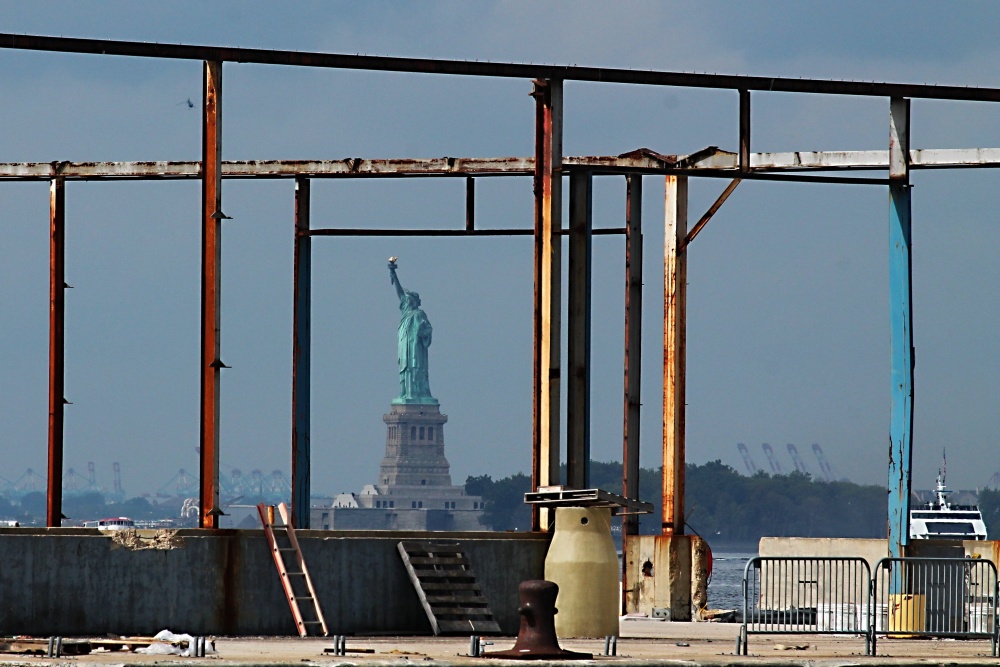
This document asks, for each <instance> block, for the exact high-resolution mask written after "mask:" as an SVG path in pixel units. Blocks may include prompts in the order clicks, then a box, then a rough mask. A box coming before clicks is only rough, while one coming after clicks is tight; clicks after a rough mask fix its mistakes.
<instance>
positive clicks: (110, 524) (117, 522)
mask: <svg viewBox="0 0 1000 667" xmlns="http://www.w3.org/2000/svg"><path fill="white" fill-rule="evenodd" d="M83 527H84V528H97V529H98V530H135V521H133V520H132V519H130V518H128V517H127V516H116V517H112V518H110V519H95V520H94V521H84V522H83Z"/></svg>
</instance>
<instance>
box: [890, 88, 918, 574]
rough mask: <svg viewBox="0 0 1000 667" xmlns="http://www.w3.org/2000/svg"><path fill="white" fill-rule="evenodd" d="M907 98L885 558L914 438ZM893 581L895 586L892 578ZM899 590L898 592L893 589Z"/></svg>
mask: <svg viewBox="0 0 1000 667" xmlns="http://www.w3.org/2000/svg"><path fill="white" fill-rule="evenodd" d="M909 121H910V101H909V100H908V99H904V98H893V99H892V100H891V101H890V104H889V181H890V183H889V322H890V325H889V326H890V331H889V340H890V350H889V357H890V368H891V376H892V391H891V403H890V413H889V414H890V417H889V438H890V449H889V556H890V557H891V558H901V557H902V556H903V555H904V553H903V552H904V548H905V547H906V546H907V545H908V544H909V541H910V534H909V517H910V466H911V461H912V440H913V311H912V291H913V271H912V265H911V258H910V179H909V155H910V150H909V148H910V129H909V126H910V123H909ZM892 584H893V585H900V584H901V582H900V581H899V580H898V578H897V577H893V581H892ZM891 592H892V593H900V592H903V591H902V590H895V589H894V590H892V591H891Z"/></svg>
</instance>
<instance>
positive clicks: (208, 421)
mask: <svg viewBox="0 0 1000 667" xmlns="http://www.w3.org/2000/svg"><path fill="white" fill-rule="evenodd" d="M203 111H204V113H203V116H202V139H201V153H202V165H203V169H202V181H201V223H202V234H201V372H200V376H201V435H200V442H201V446H200V447H199V452H200V457H201V458H200V473H201V481H200V484H201V492H200V496H199V505H198V506H199V508H200V520H199V525H200V526H201V527H202V528H218V527H219V516H220V515H221V514H222V507H221V506H220V502H219V379H220V378H219V374H220V372H221V370H222V367H223V363H222V359H221V358H220V344H219V343H220V341H219V307H220V305H221V292H222V289H221V288H222V272H221V267H220V264H221V262H222V238H221V232H222V215H223V214H222V170H221V169H220V163H221V162H222V63H221V62H212V61H206V62H205V63H204V76H203Z"/></svg>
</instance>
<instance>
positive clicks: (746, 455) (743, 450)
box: [736, 442, 758, 477]
mask: <svg viewBox="0 0 1000 667" xmlns="http://www.w3.org/2000/svg"><path fill="white" fill-rule="evenodd" d="M736 449H738V450H740V456H742V457H743V465H744V466H746V469H747V475H749V476H750V477H753V476H754V475H756V474H757V470H758V468H757V464H756V463H754V462H753V459H752V458H750V450H748V449H747V446H746V445H744V444H743V443H742V442H739V443H737V444H736Z"/></svg>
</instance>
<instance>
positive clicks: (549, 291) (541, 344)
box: [531, 80, 563, 531]
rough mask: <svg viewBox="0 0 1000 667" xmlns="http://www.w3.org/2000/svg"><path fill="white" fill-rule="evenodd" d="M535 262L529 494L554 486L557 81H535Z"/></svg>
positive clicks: (537, 520) (540, 526) (545, 518)
mask: <svg viewBox="0 0 1000 667" xmlns="http://www.w3.org/2000/svg"><path fill="white" fill-rule="evenodd" d="M532 97H534V99H535V176H534V195H535V229H534V240H535V244H534V245H535V248H534V251H535V257H534V259H535V262H534V274H535V276H534V277H535V284H534V335H533V339H534V340H533V361H532V365H533V374H532V466H531V484H532V491H537V490H538V489H539V488H540V487H544V486H551V485H554V484H558V483H559V406H560V392H559V389H560V377H559V374H560V357H561V355H560V350H561V346H560V340H559V337H560V334H561V320H562V318H561V312H560V309H561V290H562V283H561V276H562V261H561V257H562V242H561V239H560V236H559V231H560V229H561V227H562V222H561V220H562V100H563V84H562V81H560V80H536V81H534V88H533V91H532ZM549 519H550V516H549V511H548V510H546V509H542V508H535V507H533V508H532V517H531V525H532V530H546V531H547V530H548V529H549V526H550V520H549Z"/></svg>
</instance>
